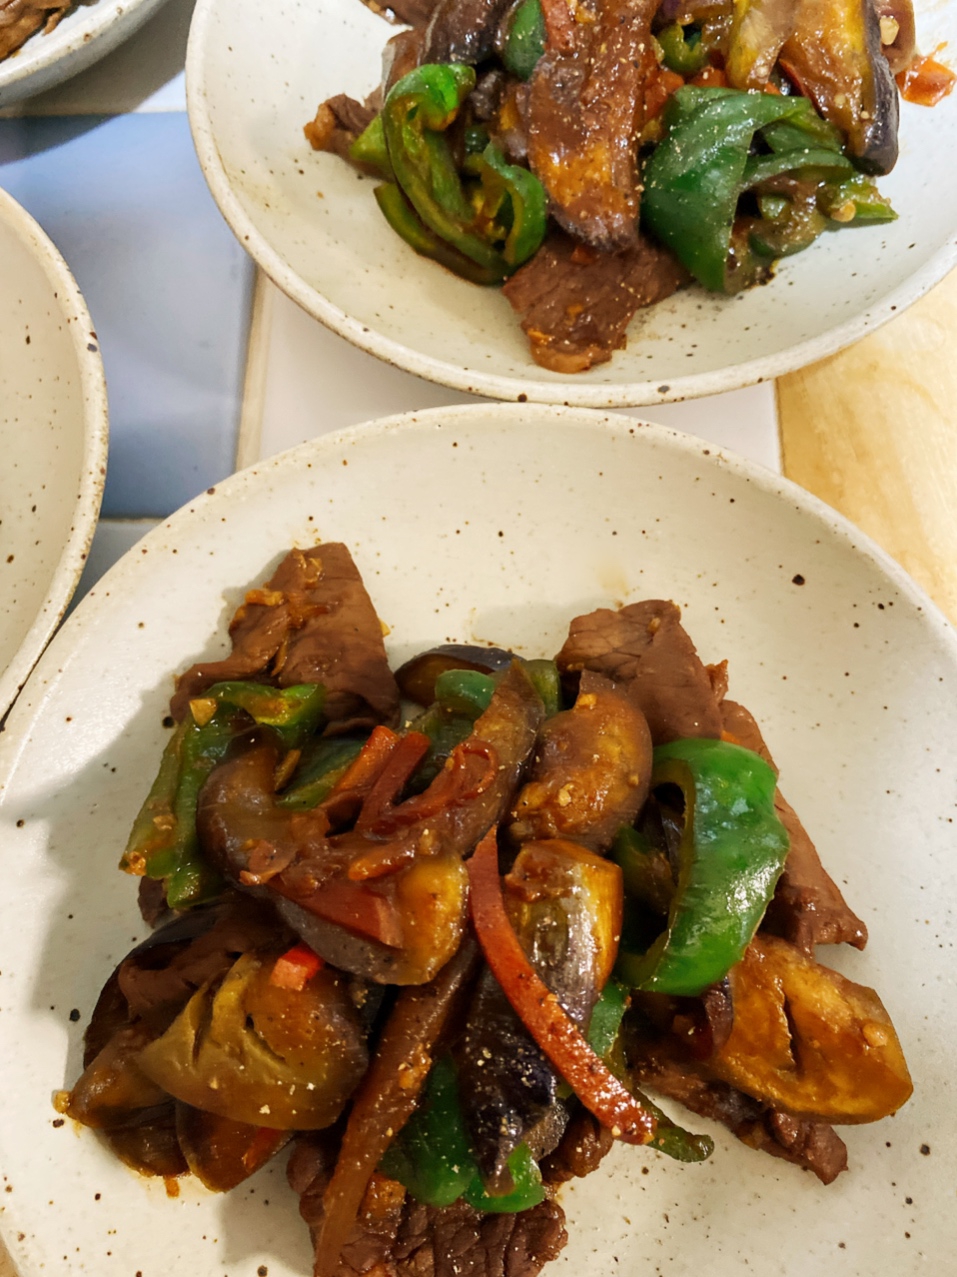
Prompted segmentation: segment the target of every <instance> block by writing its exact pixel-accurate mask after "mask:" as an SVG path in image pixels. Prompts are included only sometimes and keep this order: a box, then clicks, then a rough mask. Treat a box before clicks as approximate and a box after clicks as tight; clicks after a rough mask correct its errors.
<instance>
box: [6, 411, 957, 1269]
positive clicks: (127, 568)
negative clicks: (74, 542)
mask: <svg viewBox="0 0 957 1277" xmlns="http://www.w3.org/2000/svg"><path fill="white" fill-rule="evenodd" d="M489 415H492V416H494V417H496V418H498V420H499V421H501V422H507V421H508V420H509V419H512V420H516V421H517V420H523V421H524V422H525V424H526V426H527V427H530V428H534V429H536V430H542V429H546V428H547V427H548V425H549V424H550V423H553V422H554V421H555V420H556V418H557V419H565V420H566V421H568V422H569V423H570V424H573V425H577V426H579V427H582V428H586V429H591V430H597V431H607V430H608V429H612V430H615V432H616V433H619V432H620V433H621V434H622V435H626V434H627V435H637V436H639V437H644V438H647V439H649V440H650V441H652V442H654V443H656V444H657V445H658V446H661V447H663V448H665V449H667V450H668V451H671V452H677V453H679V454H692V455H694V456H695V457H696V458H698V459H704V460H705V461H706V463H707V464H708V465H709V466H710V465H714V466H716V467H718V468H720V469H722V470H729V471H730V472H731V473H732V474H734V475H735V476H736V477H738V478H739V479H740V480H741V481H742V482H747V483H752V484H754V485H755V486H758V487H760V489H761V490H762V492H764V493H767V494H769V495H771V496H773V497H775V498H776V499H779V500H784V501H788V502H790V503H791V504H792V505H793V504H797V506H798V507H799V508H800V510H801V512H802V514H804V515H807V516H810V517H811V519H812V520H813V521H814V522H815V523H816V524H817V525H818V527H820V528H821V529H822V530H827V531H830V532H831V533H833V534H834V535H835V536H836V537H837V538H838V539H839V541H840V542H841V543H842V545H843V546H845V547H846V549H847V551H848V552H849V553H851V554H853V555H854V556H855V557H859V556H861V555H863V556H864V557H865V559H868V560H870V561H871V563H873V564H875V565H876V566H877V567H878V568H879V569H880V570H881V571H882V572H883V573H884V574H885V576H886V578H887V579H888V580H889V581H890V583H892V584H893V585H894V587H895V588H896V589H897V590H898V591H899V593H900V595H901V597H902V598H903V599H906V600H907V602H908V603H909V604H911V605H912V606H913V607H915V608H916V609H919V610H920V611H921V613H922V622H921V623H922V625H925V626H927V627H928V631H927V632H928V634H929V637H931V638H932V639H933V640H934V641H937V642H941V643H942V644H943V645H945V646H946V649H947V654H948V657H949V658H950V659H952V660H953V662H954V664H955V667H957V629H955V628H954V626H952V625H951V623H950V621H949V620H948V619H947V618H946V617H945V616H944V614H943V613H942V612H941V610H940V609H939V608H938V607H937V606H936V604H934V602H933V601H932V600H931V599H929V598H928V597H927V595H926V594H925V592H924V590H923V589H922V587H921V586H919V585H918V584H917V582H915V581H914V580H913V579H912V578H911V577H910V576H909V575H908V574H907V572H906V571H905V570H904V569H903V568H902V567H901V566H900V565H899V564H897V563H896V562H895V561H894V560H893V559H892V558H891V557H890V556H889V555H888V554H887V553H886V552H885V551H884V550H882V549H881V548H880V547H879V546H877V545H876V544H875V543H874V542H873V541H872V540H871V539H870V538H869V537H868V536H867V535H866V534H864V533H862V532H860V531H859V530H858V529H857V528H856V527H855V525H853V524H852V523H851V522H850V521H849V520H847V519H846V518H845V517H844V516H843V515H841V514H839V513H838V512H837V511H835V510H833V509H832V508H831V507H829V506H827V505H826V504H825V503H824V502H823V501H821V500H820V499H819V498H817V497H815V496H813V495H812V494H811V493H808V492H806V491H805V490H803V489H801V488H800V487H798V485H796V484H794V483H793V482H792V481H791V480H789V479H786V478H784V477H783V476H780V475H778V474H776V473H775V472H774V471H771V470H769V469H767V468H765V467H763V466H760V465H759V464H757V463H756V462H753V461H751V460H749V459H747V458H743V457H739V456H737V455H735V454H733V453H729V452H726V451H725V450H723V449H720V448H716V447H714V446H712V445H710V444H709V443H708V442H707V441H706V440H702V439H699V438H697V437H695V436H691V435H688V434H685V433H683V432H680V431H676V430H673V429H671V428H669V427H665V426H660V425H656V424H652V423H644V422H640V421H638V422H636V421H634V420H633V419H631V418H627V417H619V416H616V415H615V414H607V413H599V412H596V411H594V410H589V409H581V408H578V407H573V408H564V407H561V408H555V407H551V406H548V405H539V404H528V405H514V404H501V403H498V404H496V403H486V404H466V405H453V406H450V407H440V408H432V409H426V410H423V411H421V412H408V413H402V414H395V415H392V416H389V417H384V418H379V419H376V420H374V421H370V422H367V423H364V424H361V425H357V426H351V427H347V428H345V429H342V430H339V431H335V432H331V433H329V434H327V435H322V436H319V437H317V438H314V439H311V440H307V441H305V442H304V443H300V444H298V445H296V446H295V447H293V448H290V449H288V450H286V451H285V452H283V453H280V454H277V455H275V456H273V457H269V458H267V459H265V460H264V461H262V462H257V463H255V464H253V465H251V466H249V467H247V468H246V469H244V470H241V471H238V472H236V473H235V474H234V475H232V476H230V477H229V478H228V479H226V480H224V481H223V482H222V483H220V484H217V485H216V486H215V488H214V489H213V490H212V492H211V493H210V492H209V491H207V492H203V493H201V494H199V495H198V496H197V497H196V498H195V499H194V500H193V501H190V502H187V503H186V504H185V505H184V506H183V507H181V508H180V510H178V511H176V512H175V513H174V514H173V515H171V516H170V517H169V518H168V519H166V520H163V521H162V523H160V524H158V525H157V526H156V527H155V528H154V529H153V530H152V531H151V532H149V533H148V534H147V536H146V537H145V538H144V539H143V540H142V541H141V542H139V543H138V544H137V546H136V547H134V548H133V549H132V550H130V551H128V552H127V553H126V554H125V555H124V556H123V557H122V558H121V559H120V560H119V561H118V562H117V563H116V564H115V565H114V566H113V567H112V568H111V569H110V570H109V572H108V573H106V574H105V575H104V577H103V578H102V585H103V587H104V588H102V589H101V588H99V586H97V587H95V588H94V590H93V591H91V593H90V594H88V595H87V596H86V598H85V599H84V600H83V601H82V602H81V603H80V605H79V606H78V608H77V610H76V611H75V612H74V613H73V615H72V616H71V617H70V619H69V621H68V622H67V624H66V625H65V626H64V627H63V628H62V629H61V631H60V633H59V634H58V635H57V637H56V639H55V640H54V642H53V644H51V646H50V647H49V648H48V649H47V652H46V653H45V655H44V656H43V658H42V660H41V662H40V663H39V664H38V666H37V668H36V670H35V671H34V674H33V676H32V678H31V681H30V683H29V684H28V687H27V689H26V694H25V695H24V696H23V697H21V698H20V700H19V701H18V702H17V704H16V705H15V706H14V709H13V711H12V713H11V716H10V718H9V720H8V723H7V729H6V731H4V732H3V733H2V736H0V810H2V808H3V805H4V803H5V802H6V800H7V797H8V788H9V781H10V778H11V776H12V775H13V774H14V772H15V771H16V769H17V768H18V766H19V762H20V755H21V753H22V751H23V749H24V748H25V747H26V745H27V744H28V743H29V739H30V736H31V734H32V730H31V729H32V727H33V724H34V722H35V721H36V719H37V718H38V717H39V716H40V715H41V714H45V713H48V712H49V710H48V703H49V700H50V698H51V697H52V696H54V695H55V694H56V684H57V682H58V679H59V676H60V675H61V674H62V673H64V672H65V671H66V670H67V669H68V668H69V665H70V663H71V657H72V655H73V653H74V652H75V650H76V648H77V646H78V645H79V644H80V643H82V642H83V640H84V637H85V632H86V631H88V630H89V629H91V628H95V627H96V625H97V624H98V622H99V620H100V618H101V616H102V614H103V612H104V611H107V610H109V609H111V608H113V607H114V606H116V602H115V601H116V599H117V598H118V597H121V596H122V593H123V592H122V590H121V589H118V588H117V587H119V586H122V584H123V583H125V582H128V581H131V580H133V579H134V577H135V574H136V573H144V572H145V573H147V574H149V573H150V571H151V570H152V566H151V565H152V562H153V558H152V555H151V554H149V553H147V554H144V553H142V551H143V549H144V547H145V548H146V549H147V550H150V549H152V548H153V546H155V545H159V544H161V543H162V542H164V541H168V540H169V537H170V533H171V531H172V533H173V534H174V536H177V537H178V536H180V535H183V534H184V533H185V532H186V530H187V529H188V528H189V527H190V525H191V522H194V520H193V516H194V515H195V514H196V513H197V512H198V509H199V508H203V509H204V510H205V511H207V512H208V511H209V510H210V504H211V505H212V513H215V512H216V508H217V507H218V506H221V505H222V504H223V503H232V502H234V501H235V500H236V498H237V497H239V498H240V499H242V497H243V494H244V493H246V492H248V491H249V489H250V488H255V487H257V486H259V485H261V484H266V483H268V482H269V479H270V477H276V476H278V475H281V473H282V472H283V471H287V472H291V471H293V470H297V471H301V470H303V469H304V467H302V466H301V462H302V461H303V460H309V459H312V458H313V457H314V456H315V454H316V453H326V452H328V453H334V452H335V451H337V450H341V449H343V448H346V447H348V446H350V444H352V443H354V442H355V441H356V440H361V441H365V440H366V439H373V438H375V437H376V436H380V437H381V436H386V435H392V434H395V433H398V432H399V431H401V430H403V429H404V428H407V427H408V425H409V424H414V425H416V426H418V427H419V428H420V429H421V430H422V431H423V432H425V431H427V430H429V429H430V428H431V429H432V430H433V432H434V428H435V426H436V425H438V424H441V425H443V426H450V425H453V424H454V423H455V422H461V421H466V422H469V421H470V419H473V418H476V419H481V418H482V417H485V418H488V416H489ZM812 535H813V533H812ZM231 584H233V585H234V584H236V583H228V582H227V583H224V588H229V586H230V585H231ZM48 671H49V674H50V678H49V681H48V682H47V683H46V685H43V680H44V679H45V677H46V675H47V672H48ZM31 687H32V688H35V690H36V696H35V698H31V696H30V689H31ZM15 1207H16V1201H15V1199H14V1200H13V1201H12V1202H11V1209H10V1210H9V1211H8V1212H0V1241H3V1242H5V1243H6V1244H7V1246H8V1247H9V1249H10V1251H11V1253H12V1254H14V1255H15V1256H17V1257H18V1258H20V1259H23V1260H29V1258H30V1257H29V1255H28V1254H27V1253H26V1252H25V1251H21V1247H20V1245H19V1243H18V1241H17V1239H16V1209H15ZM39 1272H40V1268H39V1267H30V1268H24V1270H23V1277H37V1275H38V1274H39Z"/></svg>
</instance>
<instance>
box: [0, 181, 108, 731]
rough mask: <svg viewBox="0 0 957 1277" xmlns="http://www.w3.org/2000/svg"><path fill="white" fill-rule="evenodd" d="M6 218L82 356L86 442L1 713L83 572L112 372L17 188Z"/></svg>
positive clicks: (3, 205)
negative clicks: (46, 581)
mask: <svg viewBox="0 0 957 1277" xmlns="http://www.w3.org/2000/svg"><path fill="white" fill-rule="evenodd" d="M0 222H2V223H3V225H4V226H6V227H7V228H8V229H10V230H11V231H12V232H13V233H14V234H15V235H16V236H17V238H18V239H19V241H20V242H21V243H22V244H23V246H24V248H25V249H26V251H27V252H29V253H30V254H31V255H32V257H33V259H34V261H35V262H36V264H37V265H38V266H39V267H40V269H41V270H42V271H43V273H44V275H45V276H46V279H47V281H48V283H49V285H50V290H51V293H52V295H53V297H52V300H53V301H54V303H55V305H56V308H57V310H58V311H59V313H60V315H61V317H62V319H63V321H64V323H65V326H66V328H67V331H68V333H69V336H70V340H71V342H72V344H73V350H74V354H75V357H76V364H77V370H78V373H79V379H80V398H81V400H82V404H83V448H82V456H81V461H80V474H79V483H78V486H77V495H76V499H75V501H74V504H73V514H72V519H71V524H70V532H69V535H68V536H67V539H66V544H65V545H64V546H63V549H62V550H61V552H60V556H59V558H58V559H57V562H56V566H55V567H54V569H53V572H52V575H51V577H50V585H49V588H48V589H47V592H46V594H45V595H44V598H43V602H42V603H41V604H40V607H39V610H38V612H37V615H36V617H35V618H34V620H33V623H32V624H31V626H30V628H29V629H28V630H27V632H26V634H25V635H24V637H23V639H22V640H21V642H20V645H19V647H18V648H17V650H16V653H15V654H14V656H13V658H12V659H11V661H10V662H9V664H8V665H7V667H6V669H5V670H4V671H3V673H2V674H0V717H2V716H3V714H5V713H6V711H7V710H8V709H9V708H10V705H11V704H12V703H13V702H14V701H15V699H16V698H17V696H18V695H19V693H20V691H21V690H22V688H23V686H24V685H25V683H26V681H27V678H28V677H29V675H30V672H31V670H32V669H33V668H34V666H35V665H36V663H37V661H38V660H39V659H40V657H41V656H42V654H43V651H44V649H45V648H46V646H47V644H48V642H49V640H50V638H51V636H52V635H53V632H54V630H55V629H56V627H57V625H58V623H59V621H60V619H61V618H62V616H63V614H64V612H65V611H66V609H67V606H68V604H69V602H70V599H71V598H72V597H73V593H74V591H75V590H76V587H77V584H78V582H79V580H80V575H81V574H82V572H83V566H84V564H85V562H86V559H87V556H88V554H89V550H90V544H91V542H92V540H93V533H94V532H95V530H96V525H97V522H98V520H99V516H100V507H101V505H102V501H103V488H104V484H105V482H106V463H107V453H108V448H109V430H110V428H109V410H108V404H107V396H106V374H105V372H104V369H103V358H102V355H101V354H100V348H99V341H98V340H97V342H96V344H95V346H93V348H92V349H91V345H92V343H91V342H90V341H89V334H90V333H93V332H95V329H94V327H93V321H92V319H91V317H90V312H89V310H88V309H87V305H86V302H85V301H84V299H83V295H82V293H81V292H80V289H79V286H78V284H77V282H76V280H75V279H74V278H73V274H72V272H71V271H70V268H69V266H68V265H67V263H66V261H65V259H64V258H63V256H62V254H61V253H60V251H59V250H58V249H57V247H56V245H55V244H54V243H53V241H52V240H51V239H50V237H49V236H48V235H47V233H46V232H45V231H44V230H43V229H42V227H41V226H40V225H39V223H38V222H37V221H35V219H34V218H33V217H31V216H30V214H29V213H28V212H27V211H26V209H24V208H23V206H22V205H20V204H18V203H17V201H16V200H15V199H13V197H12V196H11V195H8V194H7V193H6V192H5V191H2V190H0Z"/></svg>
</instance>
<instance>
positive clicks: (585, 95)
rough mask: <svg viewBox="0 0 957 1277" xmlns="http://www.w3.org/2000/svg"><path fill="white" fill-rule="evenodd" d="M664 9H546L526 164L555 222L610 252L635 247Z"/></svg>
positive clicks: (632, 0)
mask: <svg viewBox="0 0 957 1277" xmlns="http://www.w3.org/2000/svg"><path fill="white" fill-rule="evenodd" d="M657 7H658V0H583V3H580V4H579V5H578V6H577V7H576V9H575V11H574V14H575V17H574V19H573V20H569V11H568V10H567V9H565V6H564V5H555V4H549V5H547V6H546V7H545V21H546V29H547V32H548V41H547V44H546V49H545V53H544V55H543V56H542V57H541V58H540V59H539V62H538V64H537V66H536V68H535V70H534V72H533V74H532V78H531V80H530V82H529V109H528V159H529V165H530V167H531V169H532V172H533V173H534V174H535V175H536V177H538V178H539V180H540V181H541V183H542V185H543V186H544V187H545V190H546V191H547V193H548V197H549V201H550V207H551V212H552V215H553V216H554V217H555V219H556V221H558V223H559V225H561V226H562V227H564V229H565V230H567V231H569V232H571V234H573V235H575V236H576V237H577V238H578V239H582V240H584V241H585V242H586V243H587V244H591V245H592V246H593V247H595V248H601V249H603V250H605V251H606V252H610V251H615V250H618V249H622V248H628V247H634V245H635V244H636V243H637V242H638V206H639V200H640V192H641V187H640V182H639V177H638V167H637V159H636V150H637V137H638V134H639V133H640V132H641V129H642V127H643V125H644V119H643V111H644V93H645V86H646V83H647V81H648V78H649V77H650V75H651V74H652V73H653V72H654V71H656V70H657V61H656V59H655V54H654V46H653V41H652V37H651V20H652V18H653V17H654V14H655V10H656V9H657Z"/></svg>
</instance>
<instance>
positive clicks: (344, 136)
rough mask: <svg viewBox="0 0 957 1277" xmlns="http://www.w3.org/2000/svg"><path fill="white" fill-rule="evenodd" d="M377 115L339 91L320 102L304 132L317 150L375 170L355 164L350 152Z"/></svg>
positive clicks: (368, 169)
mask: <svg viewBox="0 0 957 1277" xmlns="http://www.w3.org/2000/svg"><path fill="white" fill-rule="evenodd" d="M390 44H391V41H390ZM387 47H388V46H387ZM374 115H375V111H373V110H372V108H371V107H369V106H366V105H365V104H364V103H362V102H357V101H356V100H355V98H350V97H349V95H348V94H347V93H337V94H336V96H335V97H334V98H329V99H328V101H326V102H323V103H321V105H320V106H319V108H318V110H317V111H316V117H315V119H313V120H310V121H309V123H308V124H307V125H306V126H305V127H304V128H303V133H305V135H306V140H307V141H308V143H309V145H310V146H311V147H312V149H313V150H314V151H331V152H332V153H333V155H338V156H339V158H340V159H343V160H345V161H346V162H347V163H348V164H351V165H353V167H354V168H358V169H360V170H361V171H362V172H365V173H373V170H372V169H370V168H369V166H368V165H365V164H356V162H355V160H353V159H352V157H351V156H350V154H349V148H350V147H351V146H352V144H353V142H354V141H355V140H356V138H357V137H358V136H359V134H360V133H364V132H365V130H366V129H367V128H368V127H369V125H370V124H371V123H372V120H373V117H374Z"/></svg>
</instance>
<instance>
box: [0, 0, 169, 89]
mask: <svg viewBox="0 0 957 1277" xmlns="http://www.w3.org/2000/svg"><path fill="white" fill-rule="evenodd" d="M163 3H164V0H93V2H92V3H84V4H78V5H76V6H75V7H74V8H72V9H71V10H70V11H69V13H67V14H66V15H65V16H64V17H63V19H62V20H61V21H60V22H59V23H58V24H57V26H56V27H55V28H54V29H53V30H52V31H51V32H50V33H49V35H45V34H43V32H42V30H41V31H39V32H37V34H35V35H31V36H30V37H29V38H28V39H27V40H26V41H25V42H24V43H23V44H22V45H21V46H20V48H19V49H17V50H15V51H14V52H13V53H12V54H11V55H10V56H9V57H7V58H4V59H3V61H0V107H5V106H12V105H13V104H14V103H15V102H20V101H22V100H23V99H24V98H28V97H32V95H33V94H34V93H41V92H42V91H43V90H44V89H50V88H52V87H53V86H54V85H55V84H59V83H60V82H61V81H63V80H68V79H69V78H70V76H71V75H76V74H77V72H78V71H84V70H85V69H86V68H87V67H88V66H92V65H93V63H94V62H97V61H99V59H100V58H102V57H104V56H105V55H106V54H107V53H109V52H110V51H111V50H113V49H115V48H116V47H117V45H119V44H122V43H123V41H124V40H125V39H127V37H129V36H131V35H132V34H133V32H134V31H136V30H137V29H138V28H139V27H141V26H142V25H143V23H144V22H145V21H146V19H147V18H149V17H150V16H151V15H152V14H153V13H155V12H156V10H157V9H158V8H159V7H160V5H162V4H163Z"/></svg>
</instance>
